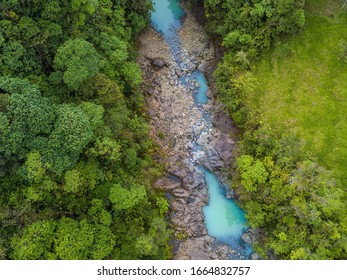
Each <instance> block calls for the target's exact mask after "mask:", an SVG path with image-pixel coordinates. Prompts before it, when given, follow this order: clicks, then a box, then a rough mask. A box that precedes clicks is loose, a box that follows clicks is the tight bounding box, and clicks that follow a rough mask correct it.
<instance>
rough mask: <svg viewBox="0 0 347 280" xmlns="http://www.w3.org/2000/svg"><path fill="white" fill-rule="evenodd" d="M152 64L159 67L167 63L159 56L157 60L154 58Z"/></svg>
mask: <svg viewBox="0 0 347 280" xmlns="http://www.w3.org/2000/svg"><path fill="white" fill-rule="evenodd" d="M152 64H153V65H154V66H156V67H158V68H163V67H164V66H166V65H167V63H166V62H165V60H163V59H161V58H157V59H156V60H154V61H153V62H152Z"/></svg>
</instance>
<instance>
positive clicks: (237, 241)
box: [151, 0, 252, 259]
mask: <svg viewBox="0 0 347 280" xmlns="http://www.w3.org/2000/svg"><path fill="white" fill-rule="evenodd" d="M153 3H154V8H155V11H154V12H153V13H152V15H151V20H152V26H153V27H154V28H155V29H156V30H157V31H158V32H160V33H161V34H162V35H163V37H164V39H165V40H166V42H167V43H168V44H169V46H170V48H171V52H172V55H173V57H174V59H175V61H176V62H177V65H178V66H179V67H180V69H181V70H183V72H184V73H185V74H183V76H182V77H181V78H180V81H181V83H182V85H183V86H185V87H187V88H189V89H191V90H192V92H193V93H194V101H195V105H196V107H197V108H198V109H199V110H200V111H201V112H202V119H201V120H196V123H199V122H202V121H203V122H205V124H206V126H205V129H204V130H203V131H202V132H201V131H200V132H199V133H195V128H194V127H192V132H193V136H194V137H193V138H194V139H193V141H192V144H193V151H194V150H195V151H203V147H201V146H199V145H198V144H197V143H196V142H197V141H198V139H199V137H200V135H201V134H202V133H203V132H204V131H206V130H208V129H210V128H211V114H210V112H208V111H207V110H205V109H204V108H203V106H202V105H203V104H207V103H208V101H209V100H208V96H207V92H208V85H207V81H206V78H205V76H204V75H203V74H202V73H201V72H200V71H198V70H195V71H193V72H192V73H191V72H189V71H185V69H184V68H185V67H186V66H187V65H186V64H187V63H185V62H184V61H185V60H187V61H188V63H189V62H190V61H191V58H190V57H189V55H188V54H186V53H185V52H184V51H183V50H182V48H181V43H180V39H179V37H178V35H177V30H178V29H179V28H180V27H181V18H182V17H183V16H184V15H185V13H184V11H183V9H182V8H181V7H180V5H179V0H154V1H153ZM188 73H189V74H188ZM199 168H200V169H201V170H202V171H203V172H204V174H205V182H206V185H207V186H208V192H209V201H208V204H207V205H206V206H204V207H203V213H204V216H205V224H206V228H207V231H208V234H209V235H210V236H212V237H214V238H216V240H217V244H218V243H222V244H228V245H229V246H230V247H231V248H232V249H233V250H235V251H236V252H237V253H238V254H239V255H241V256H242V258H244V259H248V258H249V256H250V254H251V253H252V248H251V246H250V245H249V244H247V243H245V242H244V241H243V240H242V238H241V236H242V234H243V233H244V232H245V231H247V226H246V218H245V213H244V211H243V210H242V209H240V208H239V207H238V205H237V204H236V203H235V201H234V200H232V199H227V197H226V191H225V187H224V186H223V185H222V184H220V182H219V181H218V179H217V177H216V175H215V174H213V173H212V172H211V171H209V170H207V169H205V168H204V167H202V166H199ZM170 179H172V180H174V181H176V180H177V179H178V178H177V177H176V178H175V177H174V176H172V177H170ZM178 180H179V179H178ZM168 198H169V199H172V198H171V197H168ZM239 255H238V256H235V259H239V258H240V256H239ZM233 258H234V257H231V259H233Z"/></svg>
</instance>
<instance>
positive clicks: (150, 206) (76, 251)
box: [0, 0, 170, 259]
mask: <svg viewBox="0 0 347 280" xmlns="http://www.w3.org/2000/svg"><path fill="white" fill-rule="evenodd" d="M31 2H33V1H2V2H1V4H0V73H1V74H0V189H1V191H0V206H1V207H0V224H1V227H0V259H13V258H14V259H112V258H119V259H127V258H130V259H148V258H151V259H158V258H159V259H165V258H168V257H169V256H170V253H169V251H170V247H169V246H168V240H169V231H168V229H167V222H166V221H165V220H164V215H166V212H167V209H168V204H167V202H166V200H165V199H164V198H163V197H160V196H158V194H156V192H155V191H154V190H150V182H151V181H153V180H154V179H155V178H153V176H154V175H157V174H158V171H157V169H156V168H155V167H154V164H153V160H152V159H151V148H152V143H151V141H150V139H149V133H148V132H149V130H148V126H147V125H146V120H145V119H144V118H143V117H141V116H139V114H141V111H140V109H141V108H142V106H143V97H142V95H141V93H140V90H139V85H140V83H141V81H142V80H141V70H140V68H139V66H138V65H137V64H136V63H135V61H134V60H135V57H136V53H135V50H136V48H135V43H136V42H135V39H136V36H137V34H138V33H139V32H140V31H141V30H142V28H144V27H145V25H146V24H147V23H148V22H149V10H150V9H151V7H152V5H151V2H150V1H124V0H121V1H111V0H103V1H94V0H73V1H65V0H64V1H55V0H52V1H42V0H35V1H34V2H33V3H31ZM139 237H141V238H140V240H139V241H138V238H139ZM142 246H143V247H142Z"/></svg>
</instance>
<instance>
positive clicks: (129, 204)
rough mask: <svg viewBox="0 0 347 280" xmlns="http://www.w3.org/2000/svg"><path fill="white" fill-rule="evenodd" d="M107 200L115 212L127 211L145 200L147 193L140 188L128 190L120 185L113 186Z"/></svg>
mask: <svg viewBox="0 0 347 280" xmlns="http://www.w3.org/2000/svg"><path fill="white" fill-rule="evenodd" d="M109 199H110V201H111V202H112V203H113V208H114V209H115V210H118V211H120V210H127V209H131V208H133V207H134V206H136V205H138V204H140V203H141V202H143V201H144V200H145V199H147V193H146V189H145V188H144V187H142V186H135V187H132V188H131V189H130V190H128V189H125V188H123V187H121V185H120V184H115V185H113V187H112V188H111V190H110V195H109Z"/></svg>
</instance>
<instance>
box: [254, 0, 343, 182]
mask: <svg viewBox="0 0 347 280" xmlns="http://www.w3.org/2000/svg"><path fill="white" fill-rule="evenodd" d="M343 2H344V1H332V0H309V1H306V24H305V26H304V28H303V29H302V30H301V31H300V33H299V34H298V35H297V36H293V38H292V39H289V40H283V41H282V43H281V44H278V45H277V46H276V48H275V49H274V50H273V51H271V52H269V53H267V54H266V55H265V57H264V58H263V59H262V60H261V61H260V62H259V63H258V64H257V67H256V70H255V71H254V74H255V76H256V77H257V80H258V82H259V83H258V86H257V90H256V94H255V95H253V96H251V97H250V99H249V104H248V105H249V106H251V107H252V108H253V110H258V111H259V112H260V114H261V118H262V121H263V122H265V123H268V124H269V125H270V126H271V127H274V128H277V129H280V131H286V132H289V133H294V134H297V135H298V136H299V137H300V138H301V139H302V140H303V143H304V147H305V149H306V150H307V151H309V152H310V153H312V154H313V155H314V156H315V157H316V158H317V159H318V161H319V163H320V164H321V165H323V166H325V167H326V168H328V169H330V170H332V171H333V172H334V174H335V176H336V177H338V178H341V179H342V181H343V183H344V185H345V188H347V6H346V7H345V8H344V10H342V9H341V6H342V4H343Z"/></svg>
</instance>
